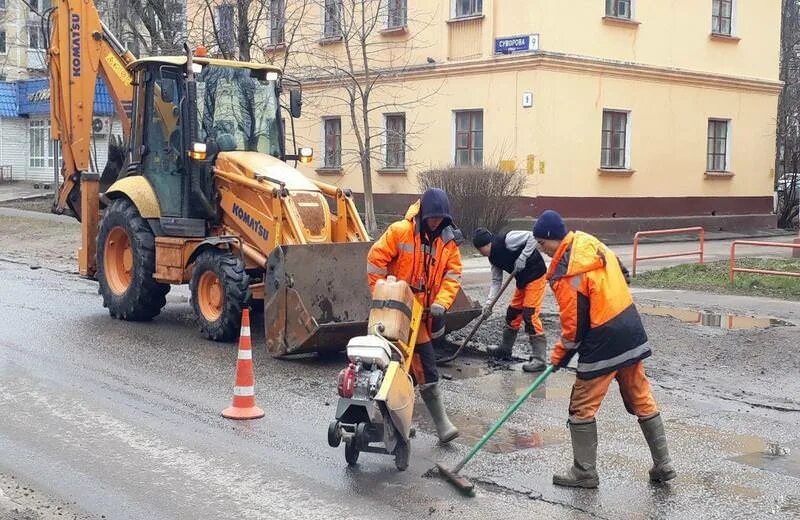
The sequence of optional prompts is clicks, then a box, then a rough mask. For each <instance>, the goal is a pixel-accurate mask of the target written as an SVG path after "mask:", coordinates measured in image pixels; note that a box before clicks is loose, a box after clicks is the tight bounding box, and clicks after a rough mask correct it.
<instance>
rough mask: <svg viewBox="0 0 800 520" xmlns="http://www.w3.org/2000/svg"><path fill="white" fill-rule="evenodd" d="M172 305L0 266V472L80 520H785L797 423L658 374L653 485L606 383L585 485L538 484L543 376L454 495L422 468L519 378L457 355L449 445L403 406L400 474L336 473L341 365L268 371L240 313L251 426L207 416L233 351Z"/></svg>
mask: <svg viewBox="0 0 800 520" xmlns="http://www.w3.org/2000/svg"><path fill="white" fill-rule="evenodd" d="M473 287H475V285H473ZM186 296H187V291H186V290H185V289H184V288H174V289H173V291H172V292H171V293H170V295H168V305H167V307H166V308H165V310H164V312H163V313H162V314H161V315H160V316H158V317H157V318H156V319H155V320H154V321H153V322H149V323H126V322H121V321H117V320H112V319H111V318H109V316H108V313H107V312H106V311H105V309H103V308H102V304H101V300H100V298H99V296H97V294H96V284H95V283H94V282H92V281H89V280H83V279H80V278H78V277H77V276H74V275H71V274H65V273H62V272H57V271H52V270H48V269H35V270H32V269H30V268H29V267H28V266H27V265H24V264H18V263H9V262H4V261H0V414H1V415H2V419H0V421H2V422H0V424H2V426H1V427H0V474H7V475H8V474H10V475H14V476H15V477H17V478H19V479H22V480H24V481H26V482H27V483H28V484H29V485H30V487H31V488H33V489H35V490H36V491H37V493H39V494H44V495H47V496H51V497H54V498H55V499H57V500H62V501H66V502H67V503H69V504H72V505H73V508H74V509H75V510H76V511H78V513H77V517H78V518H84V517H85V518H102V517H103V516H105V518H109V519H117V518H119V519H127V518H130V519H161V518H164V519H172V518H176V519H182V518H191V519H206V518H208V519H221V518H264V519H272V518H276V519H279V518H371V519H384V518H386V519H396V518H459V519H461V518H476V519H477V518H556V519H558V518H609V519H611V518H796V517H798V516H800V490H799V489H800V488H798V483H800V432H799V431H798V424H800V412H798V411H781V410H776V409H772V408H765V407H757V406H749V405H746V404H742V403H741V402H736V401H731V400H729V399H720V398H715V397H714V393H713V392H701V391H694V390H692V389H689V388H684V387H679V386H675V385H670V384H667V383H666V382H665V381H666V380H668V379H669V378H668V376H667V375H664V376H663V377H660V376H657V377H654V378H653V385H654V390H655V394H656V398H657V400H658V401H659V405H660V407H661V408H662V410H663V414H664V417H665V419H666V425H667V434H668V438H669V442H670V448H671V451H672V454H673V458H674V461H675V465H676V467H677V470H678V472H679V477H678V479H677V480H676V481H674V482H673V483H671V484H668V485H652V484H650V483H649V482H648V481H647V476H646V475H647V469H648V467H649V453H648V452H647V447H646V444H645V442H644V439H643V437H642V435H641V432H640V431H639V427H638V425H637V423H636V420H635V418H633V417H631V416H629V415H627V414H626V412H625V410H624V407H623V405H622V402H621V399H620V398H619V396H618V393H617V392H616V389H615V386H614V385H612V388H611V390H610V392H609V396H608V398H607V399H606V401H605V403H604V406H603V409H602V410H601V412H600V415H599V416H598V427H599V431H600V439H599V445H600V449H599V459H598V468H599V471H600V476H601V484H600V488H599V489H598V490H569V489H560V488H556V487H554V486H552V484H551V483H550V480H551V478H552V473H553V471H554V470H560V469H564V468H566V466H567V464H568V463H569V462H570V461H571V453H570V444H569V437H568V430H567V429H566V426H565V420H566V407H567V402H568V398H569V392H570V387H571V383H572V380H573V379H574V376H573V375H572V374H571V373H570V372H568V371H560V372H558V373H556V374H555V375H553V376H552V377H551V378H550V379H549V380H548V381H547V382H546V385H545V387H543V388H540V389H539V390H537V391H536V392H535V393H534V395H533V396H532V397H531V399H530V401H529V402H527V403H526V404H525V405H523V407H522V408H521V409H520V411H519V412H518V413H517V414H516V415H514V416H513V417H512V418H511V419H510V420H509V422H508V423H507V425H506V426H505V427H504V429H503V430H501V432H500V434H498V436H497V438H496V439H493V440H492V441H490V443H489V444H488V445H487V447H486V449H485V450H484V451H483V452H481V453H480V454H479V455H478V456H477V457H476V458H475V459H474V461H473V462H472V463H470V465H468V466H467V467H466V468H465V469H464V471H463V474H464V475H465V476H467V477H469V478H471V479H472V480H473V481H474V482H476V483H477V485H478V494H477V496H476V497H475V498H463V497H461V496H459V495H458V494H457V493H456V492H455V491H454V490H453V489H452V488H451V487H450V486H449V485H447V484H446V483H444V482H443V481H442V480H440V479H438V478H436V477H435V476H433V477H432V476H430V473H429V469H430V468H432V467H433V466H434V464H435V463H436V462H439V461H443V462H445V463H446V464H449V465H454V464H455V463H456V461H457V460H458V459H459V458H460V457H461V456H462V455H463V454H465V453H466V451H467V449H468V447H469V445H470V444H471V443H472V442H474V441H476V440H477V439H478V438H479V437H480V436H481V435H482V434H483V432H484V431H485V430H486V429H487V428H488V426H489V425H490V423H491V422H493V420H494V419H495V418H496V417H498V416H499V415H500V414H501V413H502V410H503V409H504V408H505V406H507V405H508V404H509V403H510V402H511V401H512V400H513V399H514V398H516V396H518V395H520V394H521V393H522V392H523V391H524V390H525V388H526V387H527V385H528V384H529V383H530V382H531V381H532V376H530V375H528V374H524V373H522V372H521V371H520V370H519V366H517V365H514V364H512V365H510V366H508V367H499V368H498V367H490V366H489V365H488V364H487V361H486V359H485V358H483V357H480V356H474V355H473V356H469V357H467V358H464V359H461V360H460V361H459V362H458V363H456V364H454V365H453V366H451V367H448V368H445V369H443V370H442V372H443V374H444V375H445V377H446V380H445V381H444V383H443V386H444V390H445V396H446V399H447V403H448V408H449V409H450V410H451V418H452V419H453V421H454V422H455V423H456V424H457V426H459V428H461V430H462V437H461V438H460V439H458V440H457V442H455V443H454V445H453V446H448V447H439V446H437V444H436V440H435V436H434V435H433V428H432V426H431V424H430V419H429V417H428V415H427V412H426V411H425V410H424V409H423V407H422V405H421V402H419V401H418V403H417V404H418V405H419V406H418V408H417V410H416V413H415V415H416V416H417V424H418V428H417V430H418V434H417V437H416V438H415V439H414V440H413V442H412V456H411V465H410V467H409V469H408V470H407V471H405V472H402V473H401V472H398V471H397V470H396V469H395V468H394V464H393V462H392V459H391V458H389V457H387V456H380V455H374V454H367V453H364V454H362V455H361V458H360V460H359V465H358V466H356V467H353V468H349V467H348V466H347V465H346V463H345V460H344V450H343V447H340V448H338V449H333V448H330V447H329V446H328V445H327V441H326V429H327V425H328V423H329V422H330V421H331V420H332V419H333V415H334V411H335V405H336V398H337V397H336V388H335V376H336V373H337V372H338V370H339V369H340V368H341V367H342V366H343V359H342V358H334V359H324V360H323V359H318V358H316V357H309V358H305V359H297V360H291V361H288V360H276V359H272V358H270V357H269V356H268V355H267V353H266V349H265V348H264V347H263V321H262V320H260V319H259V318H258V317H257V318H256V319H255V320H254V323H253V326H252V329H253V342H254V348H255V352H254V363H255V374H256V399H257V403H258V405H259V406H261V407H262V408H263V409H264V410H265V411H266V417H265V418H264V419H260V420H256V421H245V422H234V421H229V420H226V419H223V418H222V417H221V416H220V411H221V410H222V409H223V408H225V407H226V406H228V405H229V403H230V399H231V395H232V387H233V377H234V365H235V360H236V346H235V345H234V344H232V343H230V344H219V343H213V342H209V341H206V340H204V339H203V338H202V337H201V336H200V334H199V332H198V331H197V328H196V326H195V324H194V323H193V319H192V315H191V309H190V306H189V304H188V303H187V298H186ZM771 305H775V306H776V308H777V307H780V304H775V303H774V302H773V303H772V304H771ZM793 309H794V308H792V310H791V312H789V316H784V317H788V318H790V319H791V317H792V316H793V315H794V314H793V313H794V312H795V310H793ZM659 319H667V318H659ZM674 326H680V325H678V324H676V325H674ZM686 326H687V327H688V326H690V325H686ZM549 332H553V331H549ZM794 337H795V338H800V335H796V336H794ZM797 344H800V341H797V342H796V343H795V347H796V345H797ZM653 363H657V360H653ZM777 392H778V389H776V393H777ZM0 507H2V502H1V501H0ZM0 511H2V509H0ZM33 518H36V517H33Z"/></svg>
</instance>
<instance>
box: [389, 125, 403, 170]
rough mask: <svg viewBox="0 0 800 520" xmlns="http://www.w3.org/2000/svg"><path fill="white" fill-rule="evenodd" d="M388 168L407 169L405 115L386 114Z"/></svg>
mask: <svg viewBox="0 0 800 520" xmlns="http://www.w3.org/2000/svg"><path fill="white" fill-rule="evenodd" d="M386 167H387V168H395V169H402V168H405V167H406V116H405V114H386Z"/></svg>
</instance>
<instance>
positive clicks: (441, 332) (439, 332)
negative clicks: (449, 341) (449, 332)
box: [431, 327, 445, 339]
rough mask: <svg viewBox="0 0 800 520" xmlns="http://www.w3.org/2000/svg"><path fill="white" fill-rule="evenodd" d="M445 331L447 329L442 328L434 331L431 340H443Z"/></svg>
mask: <svg viewBox="0 0 800 520" xmlns="http://www.w3.org/2000/svg"><path fill="white" fill-rule="evenodd" d="M444 329H445V327H442V328H441V329H439V330H434V331H433V332H431V339H436V338H441V337H442V336H444Z"/></svg>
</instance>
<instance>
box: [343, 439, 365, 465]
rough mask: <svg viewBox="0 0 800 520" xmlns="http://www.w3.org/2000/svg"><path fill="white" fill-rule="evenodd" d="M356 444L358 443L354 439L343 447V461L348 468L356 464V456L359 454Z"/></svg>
mask: <svg viewBox="0 0 800 520" xmlns="http://www.w3.org/2000/svg"><path fill="white" fill-rule="evenodd" d="M356 444H358V443H357V442H356V440H355V439H350V442H348V443H346V444H345V445H344V460H346V461H347V464H348V465H350V466H355V465H356V464H358V455H359V454H360V453H361V452H360V451H358V448H357V447H356Z"/></svg>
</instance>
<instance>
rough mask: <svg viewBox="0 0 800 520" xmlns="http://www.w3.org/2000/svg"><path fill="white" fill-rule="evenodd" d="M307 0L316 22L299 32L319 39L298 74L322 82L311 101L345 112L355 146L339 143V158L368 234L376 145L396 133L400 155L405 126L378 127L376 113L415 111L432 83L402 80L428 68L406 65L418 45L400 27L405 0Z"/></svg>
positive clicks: (373, 226) (420, 24)
mask: <svg viewBox="0 0 800 520" xmlns="http://www.w3.org/2000/svg"><path fill="white" fill-rule="evenodd" d="M314 4H316V6H317V9H318V12H319V13H321V16H322V20H321V23H320V22H316V23H315V21H314V20H313V19H312V20H311V26H310V27H308V28H307V32H310V31H316V34H320V31H321V33H322V34H321V36H322V38H321V40H319V41H316V40H318V39H319V38H317V39H314V40H312V41H313V44H312V45H308V46H306V52H307V53H308V54H309V62H310V63H311V66H310V67H308V68H307V69H306V70H308V73H306V74H303V75H302V77H303V79H304V82H305V83H306V84H307V85H312V86H319V85H321V86H322V90H321V92H319V95H318V101H320V105H323V106H324V108H323V109H327V108H330V107H331V106H333V105H338V106H339V107H342V108H343V111H345V112H346V113H347V114H348V115H349V120H350V121H349V123H350V125H349V126H350V127H351V129H352V132H353V137H354V140H355V143H356V147H355V149H352V150H348V149H346V148H342V150H341V153H342V158H341V161H342V163H347V162H348V157H349V158H350V159H353V161H352V162H354V163H357V164H358V165H359V167H360V169H361V176H362V181H363V185H364V210H365V225H366V227H367V231H368V232H369V233H370V234H375V233H376V231H377V222H376V219H375V205H374V198H373V189H372V174H373V169H374V164H376V163H379V162H380V160H381V152H382V150H384V142H385V141H387V140H389V139H395V140H397V139H398V138H399V139H400V140H401V141H400V142H401V146H402V149H403V153H404V151H405V149H406V148H407V147H408V143H409V133H410V132H409V130H410V128H408V127H405V128H402V129H399V130H392V129H388V130H387V129H384V128H383V125H382V124H381V123H380V122H379V121H380V120H379V119H378V118H379V117H381V115H382V114H386V113H390V114H391V113H405V111H406V109H409V108H412V107H414V108H419V107H420V106H421V105H424V103H425V102H426V101H427V100H429V99H430V98H431V97H432V96H433V95H435V94H436V93H437V92H438V90H439V87H435V88H433V89H432V90H429V91H427V92H426V91H421V90H418V89H416V88H414V87H413V86H410V85H408V84H407V83H405V82H404V79H403V78H404V75H405V74H406V73H407V72H409V71H410V70H412V69H413V68H416V67H420V66H422V67H426V66H427V67H429V66H430V64H424V65H415V64H413V63H412V61H413V59H414V56H415V52H414V51H416V50H419V49H420V48H422V47H423V46H424V45H425V43H424V42H423V41H422V40H421V39H420V38H418V35H419V33H417V34H410V33H408V32H407V30H406V29H405V27H407V26H411V25H412V24H409V23H408V14H409V13H407V12H406V9H405V5H406V3H405V2H396V1H392V0H315V1H314ZM427 15H428V16H427V19H428V20H431V19H432V18H433V17H432V16H430V13H427ZM419 18H420V19H419V20H415V23H414V24H413V26H414V27H415V28H416V29H417V30H418V31H419V32H420V33H421V32H422V31H424V29H425V28H426V27H427V26H428V25H429V24H430V22H427V23H426V22H425V21H424V17H423V16H420V17H419ZM392 28H402V29H403V30H402V32H401V36H400V37H391V38H386V37H383V36H382V35H381V34H380V33H381V32H382V31H384V30H386V29H392ZM412 42H413V43H412ZM417 54H418V53H417ZM404 124H405V123H404ZM393 133H394V134H393ZM400 134H402V135H400Z"/></svg>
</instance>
